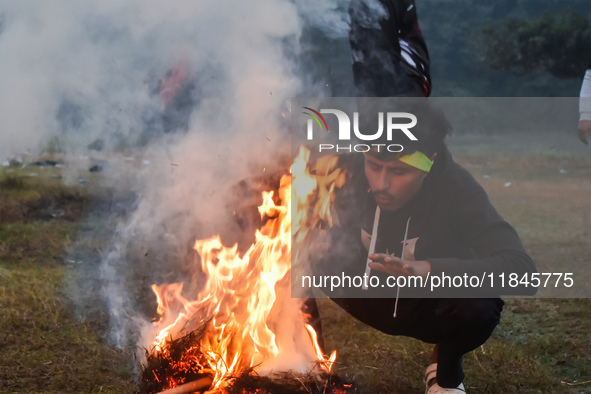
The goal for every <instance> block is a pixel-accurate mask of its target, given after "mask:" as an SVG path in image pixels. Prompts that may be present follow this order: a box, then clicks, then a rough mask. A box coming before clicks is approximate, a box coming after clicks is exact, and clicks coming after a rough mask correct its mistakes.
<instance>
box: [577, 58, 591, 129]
mask: <svg viewBox="0 0 591 394" xmlns="http://www.w3.org/2000/svg"><path fill="white" fill-rule="evenodd" d="M579 113H580V114H581V116H580V118H579V121H581V120H591V69H589V70H587V72H586V73H585V78H583V84H582V85H581V95H580V98H579Z"/></svg>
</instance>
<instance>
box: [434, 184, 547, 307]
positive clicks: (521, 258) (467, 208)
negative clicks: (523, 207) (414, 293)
mask: <svg viewBox="0 0 591 394" xmlns="http://www.w3.org/2000/svg"><path fill="white" fill-rule="evenodd" d="M474 182H475V181H474ZM454 207H455V209H453V211H452V212H451V215H452V216H451V217H453V218H454V228H455V229H456V233H457V234H458V235H459V236H460V237H461V239H462V240H463V241H464V243H465V245H466V246H467V247H469V248H470V249H471V251H473V253H472V255H473V257H471V258H467V259H459V258H429V259H428V260H429V261H430V263H431V273H432V275H441V274H442V273H445V274H447V275H464V274H468V275H469V276H472V275H476V276H478V277H481V276H482V275H484V274H485V273H486V275H490V274H491V273H493V275H494V276H495V277H497V275H498V274H501V273H505V275H506V277H508V275H510V274H511V273H516V274H518V275H519V278H521V277H522V275H523V274H525V273H533V272H537V270H536V266H535V264H534V262H533V260H532V259H531V257H530V256H529V255H528V253H527V252H526V251H525V248H524V247H523V244H522V243H521V240H520V239H519V236H518V235H517V233H516V232H515V230H514V229H513V227H512V226H511V225H510V224H509V223H507V222H506V221H505V220H504V219H503V218H502V217H501V216H500V215H499V214H498V213H497V211H496V209H495V208H494V207H493V206H492V204H491V203H490V201H489V199H488V196H487V195H486V192H485V191H484V189H482V187H480V186H479V185H478V187H475V188H473V189H472V190H471V192H470V193H458V195H457V196H456V203H455V204H454ZM495 290H503V291H502V293H503V294H520V295H526V294H535V292H536V289H535V288H534V289H531V288H529V289H528V288H515V289H495Z"/></svg>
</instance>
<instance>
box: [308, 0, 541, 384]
mask: <svg viewBox="0 0 591 394" xmlns="http://www.w3.org/2000/svg"><path fill="white" fill-rule="evenodd" d="M349 11H350V15H351V33H350V42H351V49H352V56H353V75H354V79H355V84H356V87H357V89H358V96H367V97H390V96H392V97H394V96H396V97H400V96H424V97H426V96H428V95H429V94H430V91H431V80H430V77H429V56H428V52H427V47H426V45H425V42H424V40H423V37H422V34H421V32H420V29H419V27H418V22H417V19H416V8H415V4H414V1H412V0H398V1H396V0H391V1H389V0H379V1H378V0H353V1H352V2H351V6H350V9H349ZM362 102H363V100H362V99H360V103H362ZM359 107H360V108H362V107H363V108H364V109H367V108H370V107H371V105H369V106H364V105H363V104H360V105H359ZM420 107H421V109H418V110H417V111H414V110H410V111H409V112H410V113H414V114H416V115H417V118H418V120H419V121H418V123H417V126H416V128H413V134H415V136H416V137H417V141H409V140H408V139H405V140H404V141H400V144H401V145H403V146H404V150H403V152H400V153H390V152H387V151H384V150H382V151H381V152H380V151H376V150H375V149H374V150H371V151H369V152H366V153H365V154H364V155H361V154H360V153H357V154H355V153H353V154H351V155H350V157H348V158H345V159H343V158H342V159H341V162H343V161H344V162H345V164H343V166H345V167H347V169H348V172H349V173H350V174H353V175H352V177H351V178H350V179H349V180H348V181H347V185H346V188H348V189H349V190H347V191H343V192H342V193H341V194H342V195H344V196H347V197H346V198H343V199H342V200H343V201H339V198H338V197H337V201H335V207H336V208H335V209H336V213H337V215H338V216H339V220H338V221H339V222H340V223H342V226H341V228H340V229H339V230H338V231H336V230H335V231H334V233H333V234H332V238H333V245H335V247H334V248H333V249H332V251H333V254H332V255H331V256H330V257H324V258H323V259H322V261H320V262H319V263H318V265H317V267H316V268H315V269H316V271H315V274H321V275H337V276H340V275H345V274H346V275H347V276H350V277H355V276H358V277H359V276H363V275H364V273H365V274H367V273H369V276H377V277H378V278H379V279H380V282H379V283H386V281H387V280H388V278H391V277H394V278H400V277H407V278H408V277H411V276H415V277H421V278H423V279H426V278H428V277H429V276H438V277H441V276H442V275H443V274H444V273H445V274H447V275H460V276H461V275H464V274H467V275H477V276H478V277H481V276H483V275H489V274H492V275H493V276H494V275H498V274H502V273H504V274H505V275H509V274H517V275H523V274H528V273H532V272H535V271H536V268H535V264H534V263H533V261H532V259H531V258H530V256H529V255H528V254H527V252H526V251H525V249H524V248H523V245H522V243H521V241H520V239H519V237H518V235H517V233H516V232H515V230H514V229H513V228H512V227H511V226H510V225H509V224H508V223H507V222H506V221H505V220H503V218H502V217H501V216H500V215H499V214H498V213H497V211H496V210H495V209H494V207H493V206H492V205H491V203H490V201H489V199H488V196H487V195H486V192H485V191H484V189H483V188H482V187H481V186H480V185H479V184H478V182H477V181H476V180H475V179H474V178H473V177H472V176H471V175H470V173H469V172H468V171H467V170H465V169H464V168H462V167H461V166H460V165H458V164H457V163H455V162H454V160H453V158H452V156H451V153H450V152H449V151H448V149H447V147H446V145H445V143H444V138H445V136H446V134H447V132H448V129H449V125H448V123H447V122H446V121H445V118H444V117H443V116H442V114H440V113H439V112H438V111H435V110H433V109H432V108H429V106H428V105H427V106H420ZM417 108H418V107H417ZM360 112H361V110H360ZM375 142H377V143H379V142H380V141H375ZM381 142H383V143H386V144H388V143H390V144H391V143H396V141H381ZM366 262H367V263H366ZM490 290H494V289H490ZM520 290H521V294H532V293H535V290H536V289H528V288H525V289H516V291H517V292H519V291H520ZM398 291H400V293H398ZM325 293H326V294H327V295H329V297H330V298H331V299H332V300H333V301H334V302H335V303H337V304H338V305H339V306H340V307H342V308H343V309H345V310H346V311H347V312H348V313H350V314H351V315H352V316H354V317H355V318H357V319H359V320H360V321H362V322H363V323H365V324H367V325H369V326H371V327H373V328H376V329H378V330H380V331H382V332H384V333H387V334H390V335H404V336H410V337H413V338H416V339H419V340H421V341H424V342H427V343H433V344H435V348H434V353H433V358H432V361H433V363H432V364H431V365H429V366H428V367H427V370H426V372H425V383H426V391H425V392H426V393H427V394H441V393H462V392H465V389H464V386H463V383H462V382H463V379H464V372H463V368H462V357H463V355H464V354H465V353H467V352H469V351H471V350H473V349H475V348H477V347H479V346H480V345H482V344H483V343H484V342H485V341H486V340H487V339H488V338H489V337H490V335H491V334H492V332H493V330H494V329H495V327H496V326H497V325H498V323H499V321H500V317H501V311H502V308H503V304H504V303H503V301H502V300H501V299H500V298H499V297H496V296H495V297H492V298H449V297H445V298H444V297H441V294H442V295H445V294H446V293H445V292H442V293H440V296H439V297H438V298H433V297H434V296H433V294H431V295H430V296H429V298H427V297H425V292H424V291H422V290H419V291H417V292H414V290H413V289H403V290H400V287H399V288H398V289H397V290H392V288H388V287H386V288H383V287H376V288H371V287H369V288H366V289H363V288H348V289H346V290H344V289H337V290H336V291H334V292H331V291H328V289H325ZM450 294H456V295H457V294H458V293H457V292H455V293H453V292H452V293H450ZM483 294H496V293H495V292H494V291H491V292H490V293H483ZM399 296H400V297H399ZM462 296H463V297H470V295H462ZM487 297H488V295H487ZM310 309H313V308H310Z"/></svg>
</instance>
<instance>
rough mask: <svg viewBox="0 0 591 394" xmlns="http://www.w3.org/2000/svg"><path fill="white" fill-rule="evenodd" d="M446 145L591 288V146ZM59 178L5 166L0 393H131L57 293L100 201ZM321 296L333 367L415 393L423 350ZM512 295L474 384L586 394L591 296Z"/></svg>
mask: <svg viewBox="0 0 591 394" xmlns="http://www.w3.org/2000/svg"><path fill="white" fill-rule="evenodd" d="M449 145H450V149H451V150H452V152H453V153H454V157H455V158H456V160H457V161H458V162H460V163H461V164H462V165H464V166H465V167H466V168H468V169H469V170H470V171H471V172H472V173H473V174H474V175H475V176H476V178H477V179H478V180H479V181H480V182H481V183H482V185H483V186H484V187H485V189H486V190H487V192H488V193H489V195H490V198H491V200H492V201H493V203H494V205H495V206H496V207H497V209H498V210H499V212H500V213H501V214H502V215H503V216H504V217H505V218H506V219H507V220H508V221H509V222H510V223H511V224H513V225H514V227H515V228H516V229H517V231H518V233H519V234H520V236H521V237H522V240H523V241H524V243H525V245H526V248H527V249H528V250H529V252H530V253H531V255H532V257H533V258H534V260H535V261H536V262H537V263H538V266H539V269H540V271H548V270H556V271H557V272H558V270H560V269H561V268H562V267H569V265H568V264H567V263H569V264H570V263H571V262H576V264H577V266H579V267H581V270H580V273H579V275H578V276H577V277H576V278H575V280H577V281H583V283H586V284H588V283H590V282H591V276H589V273H587V272H586V270H585V269H584V268H585V266H586V265H588V264H589V263H591V242H589V241H588V239H589V236H590V235H591V229H590V227H589V226H590V225H591V218H590V216H589V215H590V214H591V212H589V208H590V207H591V204H590V203H589V201H590V197H591V149H590V148H587V147H585V146H583V145H582V144H580V143H579V142H578V141H577V140H576V139H575V137H574V135H541V136H540V135H536V136H520V137H519V141H516V139H515V138H513V137H512V136H495V137H486V136H458V137H454V138H452V139H451V140H450V141H449ZM33 172H34V173H37V175H36V176H31V173H33ZM59 173H60V169H59V168H53V167H52V168H46V169H43V170H39V169H34V168H33V169H32V167H25V168H8V167H4V168H0V349H1V350H0V392H22V393H30V392H52V393H98V392H103V393H104V392H107V393H109V392H112V393H129V392H133V391H134V390H135V388H136V386H135V383H134V373H133V358H132V356H131V354H130V353H126V352H124V351H122V350H118V349H115V348H113V347H111V346H109V345H108V344H107V343H106V341H105V339H104V335H105V333H106V329H107V326H108V321H107V320H106V317H105V316H106V314H103V315H102V316H103V318H102V319H101V318H100V316H101V315H100V314H99V315H97V316H98V318H94V319H91V320H79V319H77V318H76V313H75V312H74V310H75V308H74V302H73V300H71V299H70V298H69V297H68V296H67V295H66V294H67V293H66V292H65V291H64V280H65V277H67V276H68V272H69V271H70V270H71V265H70V264H71V263H70V262H68V261H67V257H66V253H67V251H68V249H69V248H71V247H72V245H73V242H74V241H75V240H76V239H77V237H78V234H79V233H80V231H81V230H82V229H83V227H84V226H85V223H86V222H87V220H88V219H87V216H86V214H87V213H88V210H89V207H90V206H91V201H92V199H95V198H97V195H96V190H92V189H91V188H89V185H86V184H80V185H76V186H73V187H65V186H63V185H62V182H61V180H60V179H59V178H57V176H58V175H59ZM90 180H91V183H92V178H90ZM508 182H510V185H508ZM93 220H96V218H94V219H93ZM70 252H71V250H70ZM320 301H321V302H320V308H321V314H322V316H323V328H324V333H325V340H326V345H327V348H328V349H337V351H338V353H339V357H338V365H337V366H336V371H337V372H338V373H339V374H341V375H343V376H345V377H346V378H348V379H350V380H353V381H355V382H356V383H357V385H358V386H359V388H360V390H361V392H364V393H416V394H418V393H422V392H423V385H422V375H423V371H424V368H425V367H426V365H427V364H428V362H429V357H430V352H431V347H430V346H428V345H426V344H423V343H421V342H419V341H416V340H413V339H409V338H401V337H390V336H386V335H383V334H381V333H379V332H377V331H375V330H373V329H371V328H368V327H365V326H363V325H362V324H361V323H359V322H357V321H355V320H354V319H352V318H351V317H349V316H348V315H346V314H345V313H344V312H343V311H341V310H340V309H339V308H338V307H336V306H334V305H333V304H332V303H331V302H330V301H328V300H320ZM506 301H507V304H506V307H505V311H504V315H503V320H502V323H501V325H500V326H499V327H498V328H497V330H496V331H495V333H494V334H493V336H492V338H491V339H490V340H489V341H488V342H487V343H486V344H485V345H484V346H483V347H481V348H479V349H477V350H475V351H474V352H472V353H470V354H467V355H466V357H465V369H466V373H467V378H466V381H465V383H466V385H467V388H468V392H469V393H585V392H590V393H591V330H589V326H590V325H591V313H590V312H591V300H589V299H556V298H550V299H518V298H513V299H507V300H506ZM96 304H97V308H98V309H100V301H99V300H97V301H96Z"/></svg>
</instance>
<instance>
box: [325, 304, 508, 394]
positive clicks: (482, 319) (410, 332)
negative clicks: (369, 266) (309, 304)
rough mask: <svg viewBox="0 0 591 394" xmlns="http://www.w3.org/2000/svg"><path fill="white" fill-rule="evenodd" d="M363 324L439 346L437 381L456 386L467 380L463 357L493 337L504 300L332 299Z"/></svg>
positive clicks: (447, 385)
mask: <svg viewBox="0 0 591 394" xmlns="http://www.w3.org/2000/svg"><path fill="white" fill-rule="evenodd" d="M333 301H334V302H335V303H337V304H338V305H339V306H341V307H342V308H343V309H344V310H346V311H347V312H348V313H350V314H351V315H352V316H354V317H356V318H357V319H359V320H360V321H362V322H363V323H365V324H367V325H369V326H371V327H374V328H376V329H378V330H380V331H382V332H384V333H386V334H390V335H404V336H409V337H413V338H416V339H419V340H421V341H423V342H427V343H434V344H438V345H439V355H438V359H437V363H438V365H437V383H438V384H439V385H440V386H441V387H447V388H452V387H454V388H455V387H457V386H458V385H459V384H460V383H461V382H462V381H463V380H464V370H463V368H462V356H463V355H464V354H466V353H468V352H470V351H472V350H474V349H476V348H477V347H479V346H480V345H482V344H483V343H484V342H486V340H487V339H488V338H489V337H490V336H491V334H492V332H493V330H494V329H495V327H496V326H497V325H498V324H499V321H500V319H501V311H502V310H503V305H504V302H503V300H501V299H500V298H492V299H471V298H465V299H463V298H461V299H400V300H399V301H398V309H397V313H396V318H394V317H393V312H394V301H395V300H393V299H367V298H353V299H345V298H339V299H333Z"/></svg>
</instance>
